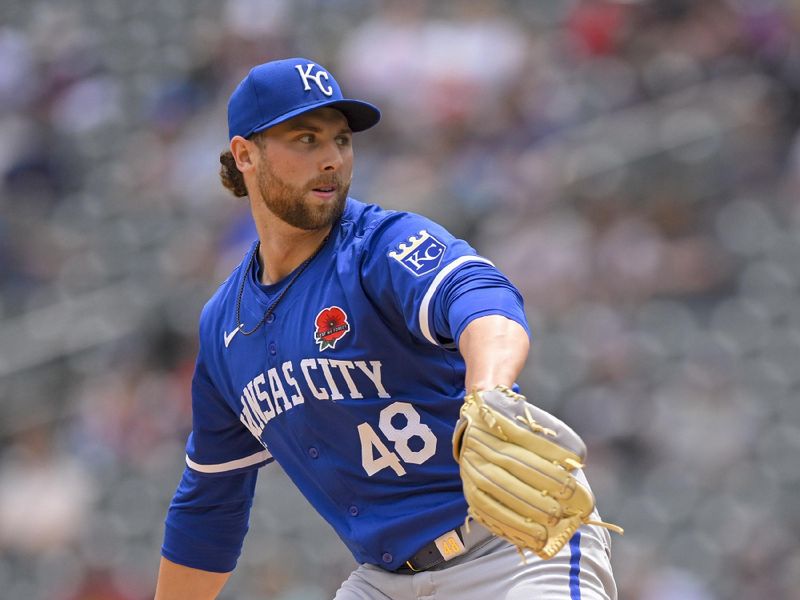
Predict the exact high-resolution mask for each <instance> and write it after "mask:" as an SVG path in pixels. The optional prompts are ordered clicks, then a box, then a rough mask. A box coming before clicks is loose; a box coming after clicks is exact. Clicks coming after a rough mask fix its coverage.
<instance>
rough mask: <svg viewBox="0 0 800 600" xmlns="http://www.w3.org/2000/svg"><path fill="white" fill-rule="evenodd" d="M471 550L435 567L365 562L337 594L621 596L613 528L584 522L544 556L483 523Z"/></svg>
mask: <svg viewBox="0 0 800 600" xmlns="http://www.w3.org/2000/svg"><path fill="white" fill-rule="evenodd" d="M464 541H465V545H466V546H467V548H469V550H468V551H467V552H466V553H465V554H462V555H461V556H458V557H456V558H454V559H452V560H451V561H449V562H445V563H442V564H441V565H439V566H437V567H435V568H434V569H431V570H428V571H423V572H420V573H413V574H399V573H391V572H388V571H385V570H383V569H381V568H380V567H377V566H374V565H366V564H365V565H360V566H359V567H358V568H357V569H356V570H355V571H353V573H352V574H351V575H350V577H349V578H348V579H347V581H345V582H344V583H343V584H342V586H341V588H339V591H338V592H337V593H336V597H335V600H434V599H435V600H454V599H458V600H616V598H617V588H616V584H615V583H614V576H613V574H612V571H611V562H610V550H609V546H610V540H609V535H608V531H607V530H605V529H603V528H600V527H596V526H593V525H584V526H583V527H581V528H580V529H579V530H578V532H577V533H576V534H575V535H574V536H573V538H572V540H571V541H570V543H569V544H567V545H566V546H564V548H563V549H562V550H561V552H559V553H558V554H557V555H556V556H554V557H553V558H551V559H549V560H542V559H540V558H539V557H537V556H536V555H535V554H532V553H530V552H526V557H527V562H526V563H523V562H522V560H521V557H520V555H519V553H518V552H517V550H516V548H514V546H512V545H510V544H509V543H508V542H506V541H505V540H502V539H499V538H497V537H495V536H493V535H491V534H490V533H489V532H488V531H487V530H486V529H484V528H482V527H481V526H480V525H478V524H477V523H474V522H473V523H471V525H470V533H465V540H464Z"/></svg>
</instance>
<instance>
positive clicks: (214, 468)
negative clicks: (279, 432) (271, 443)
mask: <svg viewBox="0 0 800 600" xmlns="http://www.w3.org/2000/svg"><path fill="white" fill-rule="evenodd" d="M270 458H272V454H270V453H269V452H268V451H266V450H262V451H261V452H256V453H255V454H251V455H250V456H245V457H244V458H237V459H236V460H229V461H228V462H224V463H219V464H216V465H201V464H199V463H196V462H194V461H193V460H192V459H191V458H189V455H188V454H187V455H186V464H187V465H189V466H190V467H191V468H192V469H194V470H195V471H199V472H200V473H224V472H225V471H233V470H234V469H241V468H242V467H249V466H251V465H256V464H258V463H260V462H263V461H265V460H269V459H270Z"/></svg>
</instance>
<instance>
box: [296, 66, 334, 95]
mask: <svg viewBox="0 0 800 600" xmlns="http://www.w3.org/2000/svg"><path fill="white" fill-rule="evenodd" d="M314 67H316V68H318V69H319V71H317V73H316V75H312V74H311V69H313V68H314ZM294 68H295V69H297V72H298V73H300V79H302V80H303V89H304V90H305V91H307V92H310V91H311V86H310V85H308V80H309V79H311V80H312V81H313V82H314V83H316V84H317V87H318V88H319V91H320V92H322V93H323V94H325V95H326V96H333V88H332V87H331V86H329V85H328V86H325V87H323V86H322V81H320V80H321V79H325V81H328V80H330V78H331V76H330V75H328V72H327V71H325V70H324V69H323V68H322V67H320V66H319V65H315V64H314V63H308V64H307V65H306V68H305V71H304V70H303V66H302V65H295V66H294Z"/></svg>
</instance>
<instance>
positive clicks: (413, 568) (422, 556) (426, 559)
mask: <svg viewBox="0 0 800 600" xmlns="http://www.w3.org/2000/svg"><path fill="white" fill-rule="evenodd" d="M453 531H455V533H456V535H457V536H458V539H459V540H461V543H462V544H463V543H464V535H463V534H462V533H461V528H460V527H457V528H456V529H454V530H453ZM437 539H439V538H437ZM466 550H468V548H466V549H465V550H464V552H466ZM461 554H463V552H462V553H461ZM445 560H447V559H446V558H445V557H444V556H442V553H441V552H440V551H439V548H438V547H437V546H436V540H433V541H432V542H429V543H427V544H425V545H424V546H423V547H422V548H420V549H419V550H417V553H416V554H414V556H412V557H411V558H409V559H408V560H407V561H406V562H405V564H403V565H402V566H400V567H398V568H397V569H395V571H394V572H395V573H405V574H411V573H418V572H420V571H427V570H428V569H432V568H433V567H435V566H438V565H440V564H442V563H443V562H444V561H445Z"/></svg>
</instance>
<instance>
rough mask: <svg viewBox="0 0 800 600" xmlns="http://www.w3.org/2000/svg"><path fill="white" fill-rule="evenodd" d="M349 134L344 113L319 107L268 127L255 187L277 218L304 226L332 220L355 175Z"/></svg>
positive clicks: (311, 227) (310, 227) (318, 225)
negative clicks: (256, 186)
mask: <svg viewBox="0 0 800 600" xmlns="http://www.w3.org/2000/svg"><path fill="white" fill-rule="evenodd" d="M352 138H353V133H352V132H351V131H350V127H349V126H348V124H347V119H345V118H344V116H343V115H342V113H340V112H339V111H338V110H335V109H332V108H320V109H317V110H314V111H311V112H309V113H306V114H303V115H300V116H297V117H295V118H293V119H289V120H288V121H286V122H284V123H281V124H279V125H276V126H274V127H270V128H269V129H268V130H266V132H265V133H264V134H263V135H262V136H261V138H260V139H259V143H258V146H259V152H260V155H261V160H260V164H259V169H258V174H257V177H258V189H259V191H260V192H261V198H262V199H263V201H264V204H265V206H266V207H267V208H268V209H269V210H270V211H271V212H272V213H274V214H275V215H276V216H278V217H279V218H280V219H281V220H283V221H285V222H286V223H288V224H289V225H292V226H293V227H297V228H298V229H305V230H314V229H322V228H324V227H328V226H330V225H331V224H333V222H334V221H336V219H338V218H339V216H341V214H342V212H343V211H344V205H345V200H346V199H347V193H348V191H349V190H350V180H351V178H352V177H353V146H352Z"/></svg>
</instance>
